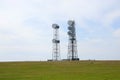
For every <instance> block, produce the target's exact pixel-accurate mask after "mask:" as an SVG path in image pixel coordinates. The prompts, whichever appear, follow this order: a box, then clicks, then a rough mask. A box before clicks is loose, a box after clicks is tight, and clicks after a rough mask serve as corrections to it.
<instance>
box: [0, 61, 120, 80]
mask: <svg viewBox="0 0 120 80" xmlns="http://www.w3.org/2000/svg"><path fill="white" fill-rule="evenodd" d="M0 80H120V61H71V62H69V61H68V62H67V61H60V62H1V63H0Z"/></svg>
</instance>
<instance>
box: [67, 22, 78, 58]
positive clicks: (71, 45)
mask: <svg viewBox="0 0 120 80" xmlns="http://www.w3.org/2000/svg"><path fill="white" fill-rule="evenodd" d="M68 25H69V26H68V30H69V31H68V36H69V42H68V56H67V57H68V60H79V58H78V54H77V41H76V31H75V21H73V20H69V21H68Z"/></svg>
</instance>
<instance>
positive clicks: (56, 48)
mask: <svg viewBox="0 0 120 80" xmlns="http://www.w3.org/2000/svg"><path fill="white" fill-rule="evenodd" d="M52 28H53V40H52V43H53V52H52V60H53V61H58V60H60V40H59V25H57V24H52Z"/></svg>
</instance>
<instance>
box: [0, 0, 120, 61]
mask: <svg viewBox="0 0 120 80" xmlns="http://www.w3.org/2000/svg"><path fill="white" fill-rule="evenodd" d="M69 19H72V20H75V22H76V32H77V41H78V55H79V58H80V59H99V60H102V59H104V60H106V59H107V60H110V59H113V60H120V0H0V61H31V60H38V61H39V60H47V59H51V58H52V42H51V40H52V37H53V36H52V33H53V32H52V27H51V25H52V24H53V23H57V24H59V25H60V40H61V44H60V45H61V58H67V45H68V43H67V41H68V36H67V26H68V25H67V21H68V20H69Z"/></svg>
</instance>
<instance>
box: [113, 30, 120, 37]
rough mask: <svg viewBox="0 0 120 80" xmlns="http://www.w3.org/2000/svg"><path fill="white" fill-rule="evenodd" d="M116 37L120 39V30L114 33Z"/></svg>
mask: <svg viewBox="0 0 120 80" xmlns="http://www.w3.org/2000/svg"><path fill="white" fill-rule="evenodd" d="M113 36H114V37H119V38H120V29H117V30H115V31H114V32H113Z"/></svg>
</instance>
